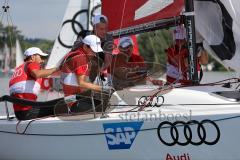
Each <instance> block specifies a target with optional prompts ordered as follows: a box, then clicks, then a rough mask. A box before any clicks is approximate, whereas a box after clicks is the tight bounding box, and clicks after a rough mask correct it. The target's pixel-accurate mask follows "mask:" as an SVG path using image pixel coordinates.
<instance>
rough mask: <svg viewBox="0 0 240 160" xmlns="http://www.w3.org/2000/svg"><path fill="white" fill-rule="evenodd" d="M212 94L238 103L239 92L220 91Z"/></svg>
mask: <svg viewBox="0 0 240 160" xmlns="http://www.w3.org/2000/svg"><path fill="white" fill-rule="evenodd" d="M214 94H217V95H219V96H222V97H225V98H228V99H231V100H234V101H240V92H239V91H221V92H214Z"/></svg>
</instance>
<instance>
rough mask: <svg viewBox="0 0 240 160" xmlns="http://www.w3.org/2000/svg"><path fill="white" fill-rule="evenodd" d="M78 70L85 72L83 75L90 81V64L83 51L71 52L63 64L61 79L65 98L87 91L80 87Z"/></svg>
mask: <svg viewBox="0 0 240 160" xmlns="http://www.w3.org/2000/svg"><path fill="white" fill-rule="evenodd" d="M76 70H78V71H83V72H84V71H85V73H83V74H84V75H85V76H86V78H87V80H89V64H88V61H87V57H86V54H85V53H84V51H83V50H82V49H78V50H75V51H71V52H69V53H68V54H67V55H66V56H65V57H64V60H63V62H62V64H61V77H60V79H61V84H62V86H63V92H64V94H65V96H68V95H73V94H77V93H81V92H83V91H85V89H82V88H80V87H79V84H78V81H77V75H76Z"/></svg>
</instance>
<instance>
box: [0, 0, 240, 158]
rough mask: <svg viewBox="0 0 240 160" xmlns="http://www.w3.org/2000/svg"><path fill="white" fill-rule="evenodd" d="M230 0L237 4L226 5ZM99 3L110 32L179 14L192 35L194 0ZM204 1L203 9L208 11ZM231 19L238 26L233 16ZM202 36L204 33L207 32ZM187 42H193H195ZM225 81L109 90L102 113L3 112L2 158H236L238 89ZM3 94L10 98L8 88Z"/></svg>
mask: <svg viewBox="0 0 240 160" xmlns="http://www.w3.org/2000/svg"><path fill="white" fill-rule="evenodd" d="M81 2H82V1H81ZM89 2H90V1H89ZM194 2H196V1H194ZM199 2H202V3H204V2H206V1H199ZM217 2H222V3H221V4H220V3H218V4H216V3H215V1H209V3H210V4H212V3H214V5H219V6H220V7H219V6H218V9H219V8H221V10H222V11H223V9H224V8H225V10H227V11H236V12H231V13H235V14H236V13H238V10H237V9H234V8H235V7H238V6H239V4H240V2H239V1H238V0H233V1H227V0H218V1H217ZM233 2H234V5H230V4H232V3H233ZM237 4H238V5H237ZM102 5H103V13H104V14H105V15H107V16H108V18H109V22H110V26H109V27H110V30H111V31H112V34H113V35H114V36H119V35H128V34H135V33H140V32H144V31H149V30H154V29H159V28H164V27H167V26H173V25H174V24H175V22H176V19H178V18H179V16H180V15H182V14H183V15H184V16H186V19H187V22H188V24H186V26H187V27H189V28H188V29H187V31H188V38H189V39H188V40H189V42H195V39H194V37H195V34H194V29H195V27H194V14H193V10H192V9H193V1H192V0H186V7H185V3H184V1H183V0H168V1H166V0H164V1H163V0H149V1H133V0H118V1H110V0H102ZM116 6H117V7H116ZM149 7H150V8H149ZM222 7H224V8H222ZM184 8H186V12H183V10H184ZM188 9H190V10H188ZM205 9H206V8H202V10H201V11H202V12H206V10H205ZM211 9H212V8H211ZM225 10H224V11H225ZM195 14H196V15H198V13H197V12H196V13H195ZM118 16H119V17H118ZM239 17H240V16H236V17H235V18H236V19H239ZM206 18H207V17H206ZM235 25H236V26H235V28H238V26H239V25H238V21H237V22H235ZM227 34H228V33H227ZM203 35H204V34H203ZM204 38H205V40H209V39H208V37H207V36H204ZM236 40H237V39H235V43H236V44H239V42H238V41H236ZM209 42H211V41H209ZM189 44H190V45H193V46H189V48H190V49H193V48H194V45H195V44H194V43H189ZM210 44H211V43H210ZM215 44H217V43H215ZM210 46H211V45H210ZM236 46H238V45H236ZM191 47H193V48H191ZM194 52H195V51H194V49H193V50H191V52H190V53H191V54H192V55H191V54H190V58H192V59H190V60H192V61H193V62H191V63H190V64H192V65H193V67H194V65H195V62H194V60H196V55H194ZM236 54H237V52H236ZM216 55H219V54H218V53H216ZM62 56H63V55H62ZM58 59H61V57H58ZM230 60H232V59H231V58H230ZM56 62H57V61H56ZM49 64H50V62H49ZM52 65H57V63H54V64H53V63H52V62H51V65H49V66H52ZM191 67H192V66H191ZM232 67H234V66H233V65H232ZM191 69H193V70H192V71H191V72H190V74H192V75H191V78H192V80H193V81H195V80H196V79H195V78H197V77H195V76H196V75H195V68H191ZM233 80H235V79H233ZM237 80H239V79H237ZM229 81H230V80H226V81H221V82H217V83H211V84H205V85H197V84H196V85H195V86H182V85H177V84H175V85H171V86H164V87H159V86H154V85H137V86H133V87H129V88H125V89H123V90H121V91H118V92H117V94H115V95H114V94H113V96H112V97H111V99H110V103H111V108H110V109H109V110H107V112H105V113H103V115H98V114H94V113H88V114H85V115H74V116H70V115H69V116H56V117H48V118H44V119H36V120H30V121H23V122H21V123H18V121H17V120H16V119H13V120H5V119H4V120H1V121H0V142H1V145H0V155H1V158H2V159H18V160H21V159H24V160H28V159H29V160H31V159H39V160H40V159H41V160H42V159H89V160H90V159H99V160H112V159H116V160H122V159H128V160H149V159H166V160H174V159H178V160H192V159H194V160H202V159H206V160H207V159H208V160H212V159H228V160H235V159H239V158H240V152H239V150H238V145H239V143H240V140H239V134H240V128H239V127H238V124H239V123H240V103H239V101H240V92H239V91H238V90H233V89H229V88H225V87H222V85H223V84H225V83H228V82H229ZM126 93H127V95H126ZM149 97H150V98H149ZM72 98H73V97H72ZM2 100H9V101H10V99H9V98H8V97H6V96H5V97H2ZM62 100H63V99H61V100H60V102H61V101H62ZM71 101H74V99H71V98H70V99H69V97H67V98H66V99H65V102H71ZM123 101H124V103H122V102H123ZM26 103H27V102H25V104H26ZM29 103H30V102H29ZM47 103H48V104H49V105H53V102H46V103H40V102H36V105H38V106H41V105H46V104H47ZM122 104H124V105H122ZM125 104H127V105H125ZM93 106H94V104H93ZM8 118H9V119H11V118H10V117H8ZM10 150H11V152H9V151H10Z"/></svg>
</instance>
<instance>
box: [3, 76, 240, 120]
mask: <svg viewBox="0 0 240 160" xmlns="http://www.w3.org/2000/svg"><path fill="white" fill-rule="evenodd" d="M233 77H239V76H237V74H236V73H235V72H204V75H203V79H202V81H201V83H208V82H216V81H220V80H224V79H228V78H233ZM8 81H9V77H1V78H0V96H3V95H6V94H9V89H8ZM48 96H49V95H45V96H44V97H45V98H46V97H48ZM41 100H44V98H41ZM8 105H9V106H11V104H9V103H8ZM4 106H5V105H4V103H0V115H4V114H5V107H4ZM9 108H10V113H11V114H13V110H12V108H11V107H9Z"/></svg>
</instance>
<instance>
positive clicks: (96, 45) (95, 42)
mask: <svg viewBox="0 0 240 160" xmlns="http://www.w3.org/2000/svg"><path fill="white" fill-rule="evenodd" d="M82 42H83V43H84V44H86V45H89V46H90V47H91V49H92V50H93V51H94V52H95V53H98V52H103V49H102V47H101V40H100V38H98V37H97V36H96V35H88V36H86V37H85V38H84V39H83V40H82Z"/></svg>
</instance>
